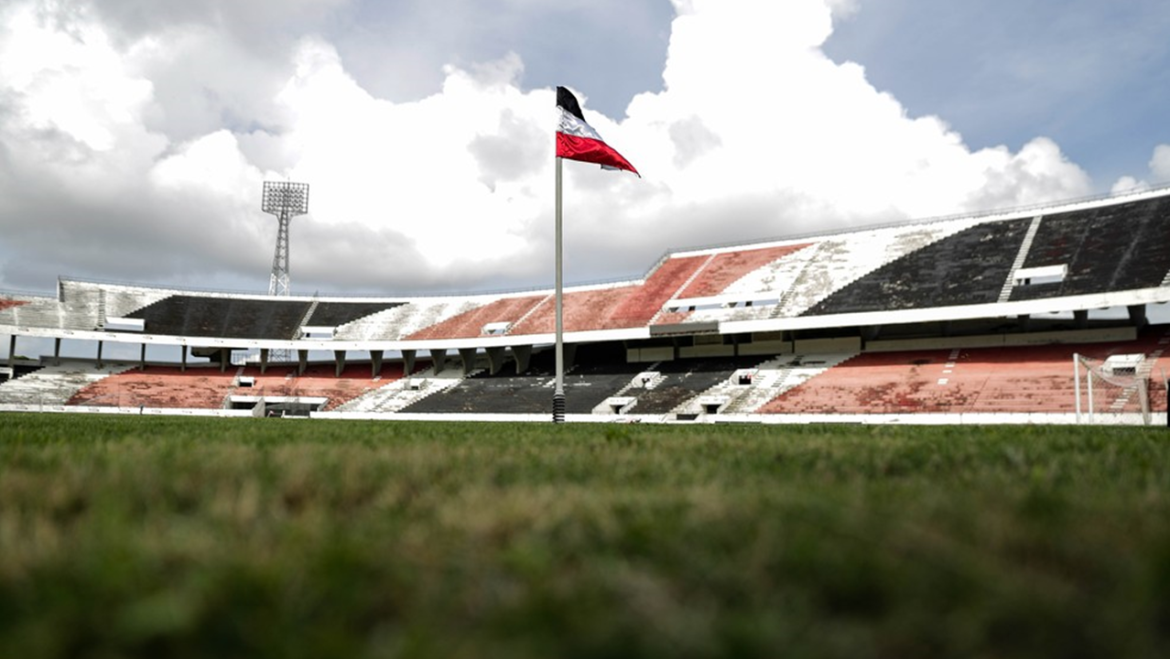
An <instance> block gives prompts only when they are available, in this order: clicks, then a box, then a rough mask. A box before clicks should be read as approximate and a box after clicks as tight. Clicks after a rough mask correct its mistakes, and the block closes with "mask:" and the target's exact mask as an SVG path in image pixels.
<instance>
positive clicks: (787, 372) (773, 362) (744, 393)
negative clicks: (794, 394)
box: [703, 352, 857, 414]
mask: <svg viewBox="0 0 1170 659" xmlns="http://www.w3.org/2000/svg"><path fill="white" fill-rule="evenodd" d="M856 354H857V353H853V352H848V353H826V354H811V355H784V356H782V357H776V358H775V359H770V360H768V361H766V362H764V363H763V364H760V365H759V367H757V369H756V374H755V377H753V378H752V383H751V385H748V386H743V385H737V384H735V383H734V382H732V381H730V380H729V381H728V382H724V383H722V384H720V385H718V386H716V387H713V388H712V389H710V390H708V391H706V392H704V393H703V395H704V396H721V395H722V396H728V398H729V401H728V403H727V406H726V407H725V408H724V410H723V411H724V413H727V414H751V413H753V412H755V411H756V410H758V409H760V408H761V407H763V406H764V405H766V404H767V403H768V402H769V401H771V400H772V399H774V398H776V397H777V396H779V395H781V394H783V393H784V392H786V391H789V390H791V389H795V388H797V387H799V386H800V385H802V384H804V383H805V382H808V381H809V380H811V379H813V378H815V377H816V376H818V375H820V374H821V373H824V372H825V371H827V370H829V369H830V368H833V367H834V366H837V365H839V364H841V363H842V362H844V361H845V360H847V359H850V358H852V357H854V356H855V355H856Z"/></svg>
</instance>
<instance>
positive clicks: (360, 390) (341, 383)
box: [233, 363, 402, 410]
mask: <svg viewBox="0 0 1170 659" xmlns="http://www.w3.org/2000/svg"><path fill="white" fill-rule="evenodd" d="M245 378H246V379H247V380H246V381H248V382H251V385H250V386H247V387H243V386H240V385H239V382H240V381H241V380H243V379H245ZM400 378H402V364H401V363H387V364H385V365H384V366H383V367H382V371H381V373H380V374H379V375H378V376H376V377H371V376H370V367H369V366H368V365H365V364H357V365H352V366H348V367H346V368H344V369H342V371H341V373H340V374H338V373H337V371H336V367H335V366H334V365H332V364H313V365H309V366H308V367H306V368H305V369H304V371H303V372H299V373H298V372H297V368H295V367H269V368H268V369H266V370H265V371H264V372H263V373H262V372H261V370H260V369H259V368H257V367H255V366H248V367H246V368H243V369H240V370H239V371H238V373H237V378H236V380H235V387H234V389H233V393H235V394H239V395H248V396H261V397H281V398H284V397H307V398H324V399H326V400H327V402H326V403H325V405H323V406H322V409H323V410H334V409H337V408H338V407H341V406H343V405H345V404H347V403H349V402H351V401H353V400H356V399H358V398H360V397H361V396H364V395H366V394H368V393H369V392H371V391H374V390H376V389H381V388H382V387H386V386H388V385H390V384H391V383H393V382H395V381H397V380H399V379H400Z"/></svg>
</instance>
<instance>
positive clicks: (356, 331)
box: [333, 297, 494, 341]
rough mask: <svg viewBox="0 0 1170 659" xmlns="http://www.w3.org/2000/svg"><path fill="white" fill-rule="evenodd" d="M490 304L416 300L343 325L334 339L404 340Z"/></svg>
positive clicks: (474, 300)
mask: <svg viewBox="0 0 1170 659" xmlns="http://www.w3.org/2000/svg"><path fill="white" fill-rule="evenodd" d="M493 299H494V298H493ZM488 301H490V300H487V301H485V300H483V299H471V298H461V297H452V298H427V299H420V300H415V301H412V302H410V303H408V304H404V305H402V306H399V307H394V308H393V309H387V310H386V311H382V312H380V313H376V314H373V315H370V316H366V317H364V318H360V319H358V320H356V321H354V322H352V323H346V324H344V325H341V326H339V327H338V328H337V331H336V332H335V333H334V335H333V338H334V340H336V341H401V340H404V339H406V338H407V337H409V336H411V335H412V334H414V333H415V332H418V331H420V330H423V329H426V328H428V327H430V326H432V325H436V324H438V323H441V322H443V321H444V320H447V319H449V318H454V317H455V316H458V315H459V314H461V313H466V312H468V311H471V310H473V309H476V308H478V307H480V306H482V305H483V304H486V303H487V302H488Z"/></svg>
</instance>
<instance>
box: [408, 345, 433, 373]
mask: <svg viewBox="0 0 1170 659" xmlns="http://www.w3.org/2000/svg"><path fill="white" fill-rule="evenodd" d="M416 356H418V351H417V350H403V351H402V375H403V376H404V377H405V376H407V375H410V374H411V373H413V372H414V358H415V357H416ZM436 372H437V371H436Z"/></svg>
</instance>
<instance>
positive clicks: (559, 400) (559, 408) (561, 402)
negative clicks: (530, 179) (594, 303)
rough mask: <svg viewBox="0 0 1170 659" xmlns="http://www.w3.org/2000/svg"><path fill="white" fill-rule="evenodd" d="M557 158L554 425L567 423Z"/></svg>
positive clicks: (559, 164) (559, 172)
mask: <svg viewBox="0 0 1170 659" xmlns="http://www.w3.org/2000/svg"><path fill="white" fill-rule="evenodd" d="M562 160H563V159H562V158H560V157H559V156H558V157H557V202H556V203H557V210H556V218H557V229H556V255H557V256H556V268H557V275H556V315H557V345H556V360H557V379H556V389H554V390H553V423H564V422H565V340H564V333H565V318H564V309H563V307H562V305H563V299H562V276H561V272H562V254H561V252H562V249H561V233H562V231H561V223H562V222H561V220H562V217H561V162H562Z"/></svg>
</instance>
